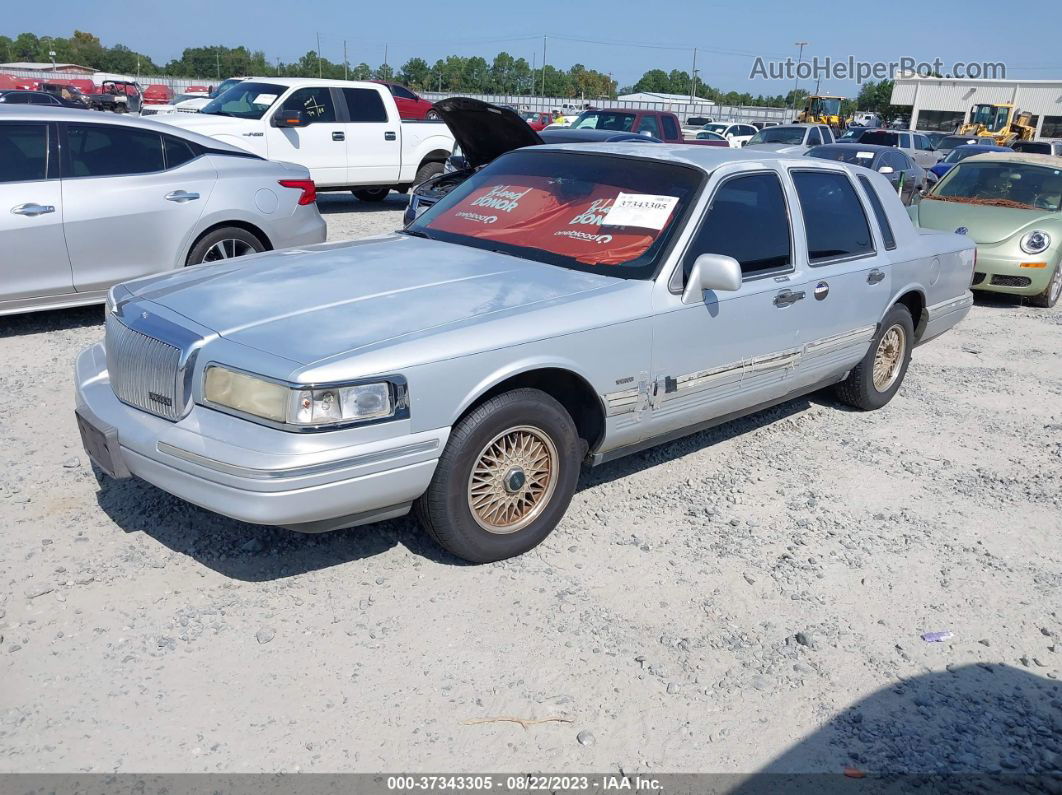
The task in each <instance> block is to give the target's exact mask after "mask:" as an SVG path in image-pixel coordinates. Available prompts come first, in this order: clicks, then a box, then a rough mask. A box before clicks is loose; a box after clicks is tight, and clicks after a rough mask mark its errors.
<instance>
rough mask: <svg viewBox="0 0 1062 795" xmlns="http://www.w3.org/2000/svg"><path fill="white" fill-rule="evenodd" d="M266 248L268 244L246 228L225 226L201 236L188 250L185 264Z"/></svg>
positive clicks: (214, 259)
mask: <svg viewBox="0 0 1062 795" xmlns="http://www.w3.org/2000/svg"><path fill="white" fill-rule="evenodd" d="M265 250H266V244H265V243H263V242H262V241H261V240H259V239H258V237H257V236H255V235H253V234H251V233H250V232H248V231H247V230H246V229H241V228H240V227H238V226H224V227H222V228H221V229H215V230H214V231H213V232H211V233H210V234H207V235H203V237H201V238H199V240H197V241H196V243H195V245H194V246H192V250H191V251H189V252H188V257H187V259H185V261H184V264H185V265H202V264H203V263H208V262H222V261H223V260H227V259H233V258H234V257H243V256H246V255H248V254H257V253H258V252H260V251H265Z"/></svg>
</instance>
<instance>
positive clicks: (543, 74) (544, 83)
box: [542, 34, 546, 96]
mask: <svg viewBox="0 0 1062 795" xmlns="http://www.w3.org/2000/svg"><path fill="white" fill-rule="evenodd" d="M545 95H546V35H545V34H542V96H545Z"/></svg>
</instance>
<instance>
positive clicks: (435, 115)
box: [424, 110, 442, 121]
mask: <svg viewBox="0 0 1062 795" xmlns="http://www.w3.org/2000/svg"><path fill="white" fill-rule="evenodd" d="M424 118H425V120H427V121H438V120H439V119H440V118H442V117H441V116H440V115H439V112H438V111H436V110H429V111H428V112H427V113H425V114H424Z"/></svg>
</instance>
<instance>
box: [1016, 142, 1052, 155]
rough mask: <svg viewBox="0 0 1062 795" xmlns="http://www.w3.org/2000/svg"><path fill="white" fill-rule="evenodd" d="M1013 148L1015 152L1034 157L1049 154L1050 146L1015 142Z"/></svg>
mask: <svg viewBox="0 0 1062 795" xmlns="http://www.w3.org/2000/svg"><path fill="white" fill-rule="evenodd" d="M1013 148H1014V151H1015V152H1029V153H1031V154H1035V155H1049V154H1051V144H1048V143H1042V142H1040V141H1016V142H1015V143H1014V146H1013Z"/></svg>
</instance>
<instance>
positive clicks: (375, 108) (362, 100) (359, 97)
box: [343, 88, 387, 123]
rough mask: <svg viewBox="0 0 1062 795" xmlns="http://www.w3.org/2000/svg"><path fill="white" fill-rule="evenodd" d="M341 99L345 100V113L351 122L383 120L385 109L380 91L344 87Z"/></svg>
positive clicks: (385, 118) (385, 116) (384, 118)
mask: <svg viewBox="0 0 1062 795" xmlns="http://www.w3.org/2000/svg"><path fill="white" fill-rule="evenodd" d="M343 99H345V100H346V101H347V113H348V114H349V115H350V121H352V122H360V123H366V122H381V121H383V122H385V121H387V109H386V108H385V107H384V104H383V99H381V98H380V92H379V91H376V90H375V89H372V88H344V89H343Z"/></svg>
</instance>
